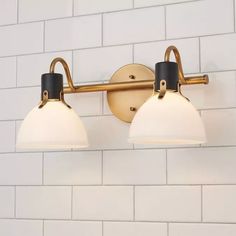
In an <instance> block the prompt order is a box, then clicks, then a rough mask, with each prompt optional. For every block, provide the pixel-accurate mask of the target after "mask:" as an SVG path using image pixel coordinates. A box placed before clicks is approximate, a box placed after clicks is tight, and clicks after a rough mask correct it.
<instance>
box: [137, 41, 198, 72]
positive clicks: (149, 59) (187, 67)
mask: <svg viewBox="0 0 236 236" xmlns="http://www.w3.org/2000/svg"><path fill="white" fill-rule="evenodd" d="M170 45H175V46H176V47H177V48H178V49H179V51H180V53H181V58H182V62H183V70H184V72H185V73H197V72H199V41H198V39H197V38H189V39H181V40H167V41H160V42H153V43H144V44H136V45H135V46H134V61H135V62H136V63H142V64H144V65H146V66H148V67H150V68H152V69H153V70H154V69H155V64H156V63H157V62H160V61H163V60H164V55H165V50H166V49H167V47H168V46H170ZM171 60H173V61H175V59H174V56H173V55H171Z"/></svg>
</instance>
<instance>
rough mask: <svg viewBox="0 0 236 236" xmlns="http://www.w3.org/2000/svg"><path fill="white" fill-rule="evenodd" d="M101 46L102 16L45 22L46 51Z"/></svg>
mask: <svg viewBox="0 0 236 236" xmlns="http://www.w3.org/2000/svg"><path fill="white" fill-rule="evenodd" d="M96 46H101V16H100V15H93V16H83V17H76V18H68V19H60V20H52V21H47V22H46V23H45V48H46V51H59V50H66V49H76V48H88V47H96Z"/></svg>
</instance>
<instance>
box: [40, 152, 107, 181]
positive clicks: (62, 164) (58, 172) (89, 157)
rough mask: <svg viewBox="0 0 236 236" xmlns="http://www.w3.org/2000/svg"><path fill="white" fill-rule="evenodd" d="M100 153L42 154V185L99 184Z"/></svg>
mask: <svg viewBox="0 0 236 236" xmlns="http://www.w3.org/2000/svg"><path fill="white" fill-rule="evenodd" d="M101 162H102V160H101V153H100V152H57V153H53V152H50V153H45V154H44V183H45V184H47V185H72V184H73V185H83V184H85V185H86V184H101V171H102V170H101Z"/></svg>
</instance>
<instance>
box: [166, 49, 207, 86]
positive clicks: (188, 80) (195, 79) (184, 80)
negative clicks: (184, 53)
mask: <svg viewBox="0 0 236 236" xmlns="http://www.w3.org/2000/svg"><path fill="white" fill-rule="evenodd" d="M171 52H173V53H174V56H175V60H176V63H177V64H178V67H179V71H178V75H179V83H180V85H183V84H208V83H209V78H208V75H203V76H191V77H184V72H183V67H182V62H181V57H180V53H179V51H178V49H177V48H176V47H175V46H169V47H168V48H167V49H166V52H165V61H170V54H171Z"/></svg>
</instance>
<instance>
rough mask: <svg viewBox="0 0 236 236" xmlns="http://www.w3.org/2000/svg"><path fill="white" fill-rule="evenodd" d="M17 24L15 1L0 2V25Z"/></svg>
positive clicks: (5, 0) (3, 0)
mask: <svg viewBox="0 0 236 236" xmlns="http://www.w3.org/2000/svg"><path fill="white" fill-rule="evenodd" d="M15 23H17V0H1V1H0V25H8V24H15Z"/></svg>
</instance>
